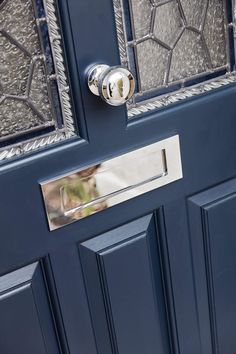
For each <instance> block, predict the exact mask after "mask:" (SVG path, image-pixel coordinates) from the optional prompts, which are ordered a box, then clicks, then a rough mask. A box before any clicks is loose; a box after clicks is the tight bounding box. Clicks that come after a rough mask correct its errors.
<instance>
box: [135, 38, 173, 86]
mask: <svg viewBox="0 0 236 354" xmlns="http://www.w3.org/2000/svg"><path fill="white" fill-rule="evenodd" d="M147 53H149V54H150V55H151V56H152V57H153V58H155V61H153V60H150V57H149V55H147ZM137 57H138V62H139V65H140V70H139V74H140V81H141V82H142V90H149V89H151V88H152V87H155V86H160V85H162V84H163V83H164V78H165V68H166V66H167V62H168V51H167V50H166V49H165V48H163V47H161V46H160V45H159V44H158V43H156V42H155V41H153V40H152V39H149V40H147V41H145V42H141V43H139V44H137ZM157 65H158V67H159V68H160V71H157V70H156V67H157Z"/></svg>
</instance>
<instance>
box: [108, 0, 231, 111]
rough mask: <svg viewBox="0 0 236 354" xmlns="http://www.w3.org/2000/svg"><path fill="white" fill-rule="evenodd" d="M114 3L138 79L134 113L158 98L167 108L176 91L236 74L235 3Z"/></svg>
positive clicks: (126, 59) (124, 51) (125, 55)
mask: <svg viewBox="0 0 236 354" xmlns="http://www.w3.org/2000/svg"><path fill="white" fill-rule="evenodd" d="M113 2H114V9H115V16H116V24H117V33H118V37H119V38H118V39H119V47H120V54H121V61H122V63H123V64H124V65H127V66H129V68H130V70H131V71H132V72H133V74H134V75H135V76H136V81H137V88H136V94H135V96H134V99H133V100H132V102H129V105H128V107H129V109H131V110H132V108H135V107H139V106H140V105H142V111H145V107H144V105H145V103H146V102H148V104H149V103H150V102H152V101H153V100H154V99H157V98H158V97H161V100H162V102H160V106H161V105H162V106H163V105H166V104H168V103H169V102H171V101H172V100H173V99H172V98H171V97H170V93H171V92H181V91H183V90H185V91H186V89H187V88H188V87H190V86H192V85H197V84H201V83H203V82H205V81H208V80H216V78H218V79H219V78H220V77H228V76H227V75H231V74H232V73H233V72H234V70H235V51H234V27H235V25H234V23H233V22H234V19H233V13H234V10H233V7H234V3H233V1H231V0H113ZM231 79H232V77H231V76H230V80H231ZM216 86H217V85H216ZM164 95H165V97H166V98H167V100H166V101H165V100H164ZM186 96H188V95H186ZM150 100H152V101H150ZM156 106H157V107H158V104H156ZM149 107H151V104H149ZM147 109H148V108H147ZM150 109H151V108H150ZM133 112H135V110H134V109H133ZM137 112H138V110H137Z"/></svg>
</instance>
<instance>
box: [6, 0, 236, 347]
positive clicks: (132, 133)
mask: <svg viewBox="0 0 236 354" xmlns="http://www.w3.org/2000/svg"><path fill="white" fill-rule="evenodd" d="M170 2H171V1H170ZM152 3H158V2H152ZM218 3H219V2H218V1H215V3H214V1H213V5H212V4H211V5H209V8H210V6H213V7H214V6H215V7H216V6H218V5H217V4H218ZM226 3H227V4H228V3H231V2H229V1H226ZM115 4H116V1H115ZM57 5H58V9H59V13H60V26H61V29H62V34H63V39H64V47H65V57H66V63H67V67H68V73H69V78H70V87H71V92H72V95H71V96H72V102H73V111H74V117H75V119H76V122H77V125H78V128H79V136H75V137H73V138H71V139H69V140H67V141H66V142H60V143H57V144H54V145H51V146H49V147H44V148H42V149H40V150H39V151H37V152H32V153H28V154H25V155H23V156H20V157H15V158H12V159H10V160H7V161H3V162H2V164H1V166H0V196H1V197H0V205H1V209H0V210H1V213H0V225H1V229H0V239H1V241H0V352H1V353H2V354H15V353H17V354H31V353H39V354H41V353H50V354H54V353H55V354H56V353H63V354H64V353H65V354H67V353H68V354H69V353H71V354H118V353H119V354H172V353H179V354H189V353H191V354H216V353H217V354H235V352H236V337H235V335H234V328H235V320H236V300H235V299H236V296H235V295H236V258H235V253H236V241H235V235H234V233H235V227H236V221H235V220H236V218H235V215H236V212H235V210H236V208H235V193H236V181H235V176H236V99H235V97H236V87H235V84H234V80H233V79H232V80H231V81H232V82H231V81H230V80H229V81H228V82H227V84H225V85H224V84H223V85H218V84H215V88H214V89H212V90H210V89H209V90H207V88H206V89H205V90H202V92H201V94H199V95H196V96H195V95H190V96H191V97H190V98H187V99H186V100H177V99H176V100H175V103H172V104H170V105H164V106H163V107H162V108H160V109H152V110H146V109H143V113H141V114H139V115H138V116H135V118H133V119H128V118H127V109H126V107H125V106H122V107H112V106H109V105H107V104H106V103H104V102H102V101H101V100H100V99H99V98H97V97H95V96H93V95H92V94H91V93H90V92H89V90H88V88H87V81H86V75H87V72H88V68H89V67H91V65H93V64H96V63H107V64H108V65H110V66H114V65H118V64H119V63H120V55H119V45H118V40H117V27H116V25H115V16H114V7H113V2H112V1H111V0H99V1H95V0H86V1H85V0H80V1H78V0H63V1H62V0H60V1H58V4H57ZM0 6H1V5H0ZM133 6H134V5H133ZM134 8H135V6H134ZM154 8H155V6H154ZM157 8H158V7H157ZM134 11H135V10H134ZM153 11H154V10H153ZM130 12H131V10H130ZM185 27H186V28H187V25H185ZM190 27H191V26H189V28H190ZM186 28H185V30H186V31H188V30H189V31H190V30H191V28H190V29H186ZM195 32H196V31H195ZM133 44H134V43H133ZM231 50H233V49H232V48H231ZM153 53H154V52H153ZM232 55H233V54H232ZM233 70H234V68H233V69H232V71H233ZM220 75H228V74H226V73H220ZM231 75H232V76H233V73H232V74H231ZM137 76H138V75H137ZM206 79H208V77H207V78H206V77H205V79H204V80H206ZM204 80H203V81H204ZM223 80H224V78H223ZM230 82H231V83H230ZM167 86H168V85H167ZM213 86H214V84H213ZM137 97H138V96H137ZM176 134H178V135H179V138H180V150H181V158H182V167H183V176H184V177H183V179H181V180H179V181H176V182H174V183H171V184H168V185H166V186H164V187H161V188H158V189H155V190H153V191H152V192H149V193H146V194H144V195H142V196H139V197H137V198H134V199H131V200H129V201H127V202H124V203H122V204H119V205H116V206H114V207H112V208H108V209H106V210H103V211H101V212H99V213H96V214H95V215H91V216H89V217H86V218H84V219H82V220H79V221H77V222H75V223H73V224H71V225H67V226H65V227H62V228H59V229H57V230H55V231H52V232H51V231H50V230H49V227H48V223H47V218H46V213H45V208H44V201H43V197H42V193H41V188H40V183H41V182H43V181H46V180H48V179H51V178H54V177H57V176H61V175H63V174H66V173H69V172H70V171H75V170H78V169H81V168H83V167H86V166H89V165H92V164H99V163H100V161H103V160H106V159H109V158H111V157H113V156H118V155H120V154H123V153H126V152H127V151H130V150H134V149H136V148H139V147H142V146H147V145H149V144H151V143H154V142H157V141H160V140H162V139H165V138H168V137H170V136H173V135H176Z"/></svg>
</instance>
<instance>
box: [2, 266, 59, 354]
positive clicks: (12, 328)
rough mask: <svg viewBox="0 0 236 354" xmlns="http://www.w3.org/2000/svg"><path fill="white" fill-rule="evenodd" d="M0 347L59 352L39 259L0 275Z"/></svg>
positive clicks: (13, 351)
mask: <svg viewBox="0 0 236 354" xmlns="http://www.w3.org/2000/svg"><path fill="white" fill-rule="evenodd" d="M0 348H1V353H4V354H19V353H24V354H29V353H34V354H47V353H50V354H59V353H60V350H59V346H58V342H57V337H56V332H55V329H54V323H53V317H52V314H51V311H50V306H49V299H48V296H47V290H46V284H45V281H44V278H43V273H42V268H41V266H40V263H38V262H37V263H33V264H31V265H28V266H26V267H24V268H21V269H18V270H16V271H14V272H12V273H9V274H6V275H3V276H2V277H0Z"/></svg>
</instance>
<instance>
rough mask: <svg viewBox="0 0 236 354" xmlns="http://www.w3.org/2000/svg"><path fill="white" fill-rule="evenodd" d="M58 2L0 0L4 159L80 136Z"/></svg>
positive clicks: (0, 123)
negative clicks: (72, 107) (71, 96)
mask: <svg viewBox="0 0 236 354" xmlns="http://www.w3.org/2000/svg"><path fill="white" fill-rule="evenodd" d="M57 16H58V13H57V9H56V7H55V4H54V0H44V1H43V0H0V160H1V159H4V158H8V157H11V156H14V155H18V154H21V153H25V152H27V151H30V150H32V149H35V148H37V147H42V146H44V145H48V144H50V143H52V142H56V141H60V140H63V139H65V138H69V137H71V136H73V135H75V127H74V122H73V118H72V112H71V106H70V96H69V92H68V89H69V87H68V83H67V75H66V70H65V66H64V54H63V48H62V43H61V42H62V41H61V33H60V28H59V26H58V21H57Z"/></svg>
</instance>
